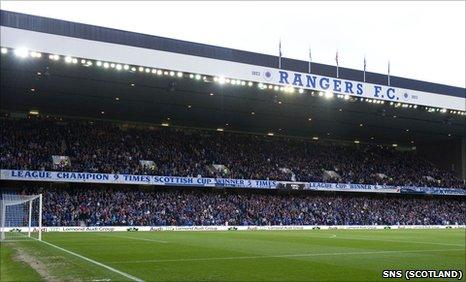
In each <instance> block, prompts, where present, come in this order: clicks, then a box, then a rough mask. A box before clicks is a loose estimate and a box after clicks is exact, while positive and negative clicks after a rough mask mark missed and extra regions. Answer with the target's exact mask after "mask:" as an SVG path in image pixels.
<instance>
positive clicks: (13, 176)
mask: <svg viewBox="0 0 466 282" xmlns="http://www.w3.org/2000/svg"><path fill="white" fill-rule="evenodd" d="M0 179H1V180H17V181H48V182H74V183H105V184H132V185H134V184H136V185H163V186H195V187H221V188H253V189H289V190H315V191H347V192H376V193H408V194H431V195H458V196H465V195H466V190H464V189H453V188H438V187H434V188H432V187H411V186H390V185H372V184H352V183H324V182H290V181H276V180H254V179H232V178H208V177H181V176H158V175H133V174H109V173H90V172H67V171H37V170H9V169H2V170H0Z"/></svg>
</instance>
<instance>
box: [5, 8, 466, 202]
mask: <svg viewBox="0 0 466 282" xmlns="http://www.w3.org/2000/svg"><path fill="white" fill-rule="evenodd" d="M1 47H2V66H1V67H2V75H1V76H2V77H1V93H2V95H1V96H2V97H1V111H2V113H4V114H6V115H9V116H15V117H25V116H27V115H42V116H57V117H67V118H70V117H73V118H80V119H99V120H108V121H120V122H123V123H125V122H126V123H127V122H131V123H137V124H146V125H160V126H172V127H181V128H182V127H187V128H204V129H212V130H217V131H231V132H248V133H254V134H262V135H269V136H271V138H274V137H272V136H293V137H300V138H307V139H312V140H315V142H326V141H327V140H328V141H329V142H330V141H332V142H333V141H335V140H338V141H343V142H351V143H356V144H359V143H375V144H383V145H386V146H387V145H388V146H392V147H398V148H399V149H400V150H416V151H417V153H418V154H419V155H420V156H422V157H423V158H426V159H428V160H430V161H432V162H434V163H435V164H436V165H437V166H439V167H441V168H443V169H446V170H449V171H452V172H453V173H454V174H455V175H456V176H457V177H460V178H462V179H463V180H466V133H465V125H466V123H465V117H466V97H465V89H464V88H461V87H453V86H447V85H441V84H436V83H430V82H423V81H417V80H412V79H407V78H401V77H393V76H392V77H391V78H390V81H388V79H387V76H386V75H382V74H376V73H367V74H366V76H365V81H362V80H363V73H362V71H359V70H354V69H347V68H341V67H340V68H339V73H338V77H336V68H335V67H334V66H329V65H323V64H318V63H313V64H312V73H308V62H305V61H298V60H293V59H288V58H283V60H282V61H281V68H278V58H277V57H276V56H270V55H264V54H257V53H252V52H246V51H241V50H233V49H228V48H222V47H216V46H209V45H204V44H198V43H192V42H185V41H180V40H174V39H168V38H161V37H156V36H150V35H144V34H137V33H132V32H127V31H121V30H114V29H109V28H104V27H97V26H90V25H86V24H80V23H73V22H67V21H62V20H56V19H50V18H43V17H38V16H32V15H25V14H19V13H13V12H8V11H1ZM1 177H2V180H3V181H8V183H10V181H13V182H16V181H20V182H21V181H34V182H42V181H45V182H77V183H106V184H115V183H119V184H138V185H169V186H171V185H173V186H201V187H235V188H259V189H262V188H269V189H270V188H273V189H275V188H286V189H308V190H331V191H364V192H365V191H379V192H384V193H428V194H449V195H457V194H458V195H464V194H465V190H461V189H449V188H450V187H437V188H432V187H430V188H426V187H412V186H408V185H407V186H406V187H405V186H403V185H378V184H377V183H373V184H367V183H365V184H359V183H324V182H307V181H306V182H299V181H275V180H268V179H230V178H225V179H224V178H209V177H189V176H138V175H131V174H127V173H100V172H86V171H80V172H71V171H70V172H67V171H59V172H56V171H46V172H44V171H42V172H41V171H36V170H27V169H23V170H21V169H19V170H18V169H16V170H15V169H3V170H2V171H1Z"/></svg>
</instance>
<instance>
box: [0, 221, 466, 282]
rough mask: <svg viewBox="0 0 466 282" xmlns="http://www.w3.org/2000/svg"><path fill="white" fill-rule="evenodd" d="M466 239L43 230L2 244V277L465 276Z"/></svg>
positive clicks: (452, 233)
mask: <svg viewBox="0 0 466 282" xmlns="http://www.w3.org/2000/svg"><path fill="white" fill-rule="evenodd" d="M465 236H466V233H465V229H442V230H309V231H227V232H113V233H112V232H109V233H102V232H100V233H98V232H96V233H44V234H43V240H44V242H39V241H35V240H17V241H11V242H4V243H1V254H0V255H1V269H0V270H1V271H0V280H1V281H380V280H389V281H390V280H395V281H400V280H402V279H383V278H382V271H383V270H387V269H401V270H407V269H435V270H445V269H456V270H462V271H463V273H464V272H465V268H466V266H465V263H466V262H465V260H466V257H465V240H466V239H465ZM454 280H455V279H451V280H450V281H454ZM463 280H464V278H463ZM415 281H422V280H421V279H415ZM429 281H434V280H429ZM441 281H445V280H441ZM456 281H457V279H456Z"/></svg>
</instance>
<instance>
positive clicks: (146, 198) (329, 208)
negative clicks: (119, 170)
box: [29, 186, 466, 226]
mask: <svg viewBox="0 0 466 282" xmlns="http://www.w3.org/2000/svg"><path fill="white" fill-rule="evenodd" d="M29 192H30V193H31V192H32V193H43V194H44V218H43V220H44V225H45V226H79V225H86V226H96V225H98V226H112V225H154V226H165V225H225V224H227V223H228V224H229V225H374V224H377V225H397V224H400V225H428V224H438V225H448V224H450V225H451V224H465V223H466V218H465V212H466V203H465V201H464V199H463V198H451V197H425V196H409V195H398V196H394V195H373V194H371V195H368V194H365V193H364V194H344V193H336V194H334V193H316V192H308V193H302V192H301V193H291V194H289V193H280V192H277V191H244V190H233V191H231V190H215V189H214V190H208V189H205V188H204V189H191V190H189V189H188V190H187V189H177V188H167V189H154V188H149V189H142V188H136V187H122V186H118V187H112V188H108V187H87V186H78V187H71V188H67V189H62V188H47V189H43V190H36V191H31V190H30V191H29Z"/></svg>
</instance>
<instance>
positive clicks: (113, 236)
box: [103, 234, 168, 244]
mask: <svg viewBox="0 0 466 282" xmlns="http://www.w3.org/2000/svg"><path fill="white" fill-rule="evenodd" d="M103 236H106V237H112V238H122V239H125V238H127V239H133V240H141V241H149V242H157V243H161V244H167V243H168V242H167V241H163V240H157V239H149V238H139V237H132V236H115V235H108V234H105V235H103Z"/></svg>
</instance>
